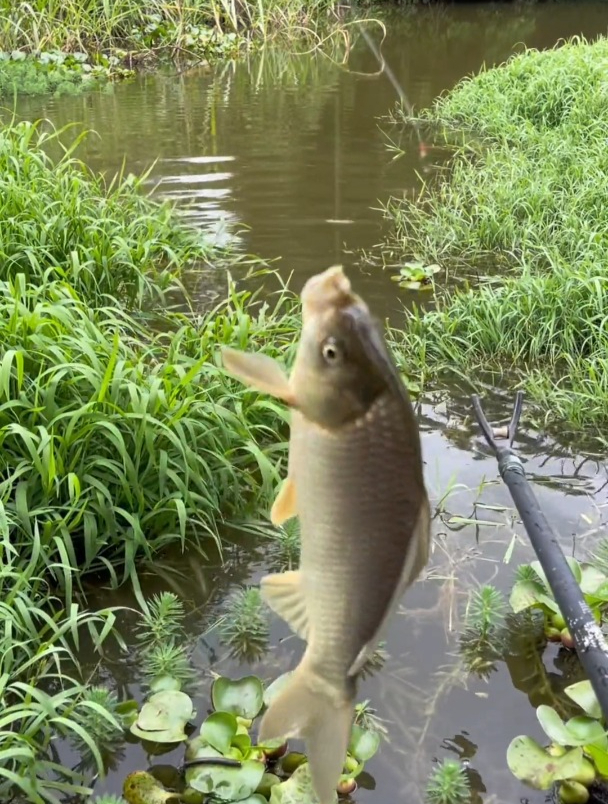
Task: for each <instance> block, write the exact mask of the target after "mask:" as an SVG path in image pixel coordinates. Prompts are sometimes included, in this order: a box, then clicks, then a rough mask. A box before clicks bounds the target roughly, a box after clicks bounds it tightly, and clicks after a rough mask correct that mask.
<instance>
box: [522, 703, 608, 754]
mask: <svg viewBox="0 0 608 804" xmlns="http://www.w3.org/2000/svg"><path fill="white" fill-rule="evenodd" d="M536 716H537V718H538V720H539V723H540V725H541V726H542V727H543V730H544V732H545V734H546V735H547V736H548V737H549V738H550V739H551V740H553V742H555V743H558V745H587V744H590V743H598V744H600V745H601V744H602V743H605V741H606V734H605V731H604V729H603V728H602V726H601V725H600V724H599V723H598V721H597V720H594V719H593V718H591V717H586V716H579V717H573V718H571V719H570V720H569V721H568V722H567V723H564V721H563V720H562V719H561V717H560V716H559V715H558V714H557V712H556V711H555V709H553V708H552V707H550V706H547V705H546V704H542V705H541V706H539V707H538V708H537V710H536Z"/></svg>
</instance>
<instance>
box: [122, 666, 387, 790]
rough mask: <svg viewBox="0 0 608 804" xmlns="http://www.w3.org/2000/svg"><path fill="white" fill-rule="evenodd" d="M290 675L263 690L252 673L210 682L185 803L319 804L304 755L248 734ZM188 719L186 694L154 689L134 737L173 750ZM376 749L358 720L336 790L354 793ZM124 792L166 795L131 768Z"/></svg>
mask: <svg viewBox="0 0 608 804" xmlns="http://www.w3.org/2000/svg"><path fill="white" fill-rule="evenodd" d="M289 676H290V674H285V675H284V676H280V677H279V678H277V679H275V680H274V682H273V683H272V684H271V685H269V686H268V687H266V688H264V685H263V684H262V682H261V681H260V679H258V678H257V677H256V676H245V677H243V678H240V679H229V678H225V677H223V676H220V677H218V678H216V679H215V681H214V682H213V686H212V689H211V700H212V705H213V711H212V712H211V714H209V715H208V716H207V717H206V718H205V719H204V720H203V722H202V723H201V725H200V728H199V733H198V735H196V736H195V735H193V734H192V733H191V734H190V735H189V739H188V741H187V743H186V748H185V762H184V766H183V767H184V771H185V773H184V776H185V782H186V790H185V795H186V798H187V800H190V796H191V795H194V794H195V792H198V793H202V794H203V795H205V796H212V797H213V798H214V799H215V800H219V801H247V802H248V803H249V804H264V802H266V801H267V800H268V799H270V802H274V804H280V802H287V801H289V802H291V801H295V800H296V798H294V796H296V795H297V801H298V802H301V804H316V801H317V799H316V796H315V794H314V791H313V789H312V784H311V780H310V772H309V769H308V766H307V758H306V756H305V755H304V754H295V753H287V744H286V743H283V742H282V741H281V740H273V741H272V743H270V742H269V743H265V744H264V745H261V744H256V743H255V742H254V741H253V740H252V737H251V735H250V731H251V729H252V728H253V724H254V721H255V719H256V718H257V717H259V716H260V715H261V714H263V712H264V711H265V709H266V707H267V706H268V704H269V701H270V700H271V698H272V696H273V695H274V694H276V692H277V691H278V690H280V688H281V687H282V685H283V684H284V683H285V682H286V681H288V679H289ZM359 708H360V707H359ZM193 717H194V712H193V706H192V701H191V699H190V698H189V697H188V696H187V695H185V694H184V693H177V692H174V691H164V692H157V693H154V694H153V695H152V696H151V697H150V698H149V699H148V700H147V701H146V702H145V703H144V705H143V706H142V708H141V710H140V711H139V713H138V716H137V720H136V721H135V722H134V724H133V725H132V726H131V732H132V734H134V735H135V736H137V737H140V738H141V739H144V740H147V741H148V742H154V743H157V744H165V743H169V742H170V743H172V745H166V746H164V745H163V746H160V745H159V750H163V749H164V748H166V750H171V749H172V748H173V747H174V743H176V742H182V741H184V740H186V739H187V736H188V735H187V734H186V731H185V729H186V727H187V726H188V725H189V722H190V721H191V719H192V718H193ZM168 738H170V739H168ZM379 746H380V735H379V733H378V732H377V731H376V730H375V729H374V728H373V727H372V726H368V727H364V726H363V725H361V724H360V723H357V722H355V723H354V724H353V728H352V734H351V739H350V743H349V747H348V752H347V757H346V761H345V765H344V769H343V774H342V778H341V781H340V785H346V786H347V787H348V789H350V790H352V789H354V787H355V786H356V783H355V778H356V777H357V776H358V775H359V774H360V773H361V772H362V771H363V769H364V767H365V763H366V761H367V760H369V759H371V758H372V757H373V756H374V755H375V754H376V752H377V751H378V748H379ZM157 753H158V751H157ZM123 794H124V796H125V798H126V799H127V801H129V802H133V804H136V803H137V804H140V802H141V801H142V796H144V800H146V801H148V800H150V801H153V802H155V803H156V802H158V804H161V802H164V801H165V800H166V799H167V797H169V796H170V795H171V791H166V790H164V788H162V786H161V785H160V784H159V783H158V781H156V780H155V779H154V778H153V777H152V776H151V775H150V774H148V773H145V772H143V771H136V772H134V773H131V774H129V776H128V777H127V778H126V779H125V783H124V787H123Z"/></svg>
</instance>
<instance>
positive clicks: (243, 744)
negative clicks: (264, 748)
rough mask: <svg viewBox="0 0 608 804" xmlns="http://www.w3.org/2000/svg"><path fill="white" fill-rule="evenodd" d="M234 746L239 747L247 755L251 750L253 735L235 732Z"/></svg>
mask: <svg viewBox="0 0 608 804" xmlns="http://www.w3.org/2000/svg"><path fill="white" fill-rule="evenodd" d="M232 746H233V747H234V748H238V750H239V751H240V752H241V754H242V755H243V756H244V757H246V756H247V754H248V753H249V751H251V737H250V736H249V735H248V734H235V735H234V737H233V738H232Z"/></svg>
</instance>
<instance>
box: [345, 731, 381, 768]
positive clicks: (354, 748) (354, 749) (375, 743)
mask: <svg viewBox="0 0 608 804" xmlns="http://www.w3.org/2000/svg"><path fill="white" fill-rule="evenodd" d="M378 748H380V735H379V734H378V733H377V732H375V731H370V730H369V729H362V728H361V726H357V725H356V724H355V725H354V726H353V728H352V732H351V736H350V743H349V745H348V752H349V753H350V754H352V755H353V756H354V757H355V758H356V759H357V760H359V762H366V761H367V760H368V759H371V758H372V757H373V756H374V754H375V753H376V751H377V750H378Z"/></svg>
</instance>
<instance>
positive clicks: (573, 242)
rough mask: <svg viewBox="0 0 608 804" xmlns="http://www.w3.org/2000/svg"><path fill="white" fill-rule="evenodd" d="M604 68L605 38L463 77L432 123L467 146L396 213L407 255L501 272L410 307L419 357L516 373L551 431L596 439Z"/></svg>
mask: <svg viewBox="0 0 608 804" xmlns="http://www.w3.org/2000/svg"><path fill="white" fill-rule="evenodd" d="M607 66H608V40H606V39H605V38H601V39H599V40H598V41H597V42H594V43H593V44H590V43H588V42H586V41H584V40H579V39H575V40H572V41H570V42H568V43H566V44H564V45H563V46H561V47H559V48H556V49H554V50H551V51H546V52H538V51H534V50H529V51H526V52H524V53H523V54H520V55H518V56H515V57H513V58H512V59H510V60H509V62H507V63H506V64H505V65H503V66H501V67H498V68H495V69H491V70H487V71H484V72H482V73H481V74H479V75H478V76H475V77H472V78H467V79H465V80H464V81H462V82H461V83H460V84H459V85H458V86H457V87H456V88H455V89H454V90H453V91H452V92H450V93H448V94H447V95H445V96H443V97H442V98H440V99H439V100H438V101H437V102H436V104H435V105H434V106H433V108H432V109H429V110H426V111H425V112H424V114H423V117H424V118H425V119H426V120H427V121H430V122H432V123H433V124H435V125H437V126H439V127H443V128H444V129H445V130H446V131H447V132H448V134H447V136H448V138H450V137H451V138H453V137H454V135H455V132H460V134H462V133H463V132H464V133H465V136H466V137H467V140H468V141H467V145H465V146H463V147H461V148H459V149H458V150H457V152H456V155H455V156H454V158H453V160H452V164H451V167H450V170H449V172H448V173H446V175H445V176H444V177H443V179H441V180H440V181H439V183H438V184H434V185H429V186H427V187H426V188H425V189H424V192H423V196H422V198H421V199H420V200H419V201H417V202H412V201H410V200H408V199H403V200H398V201H397V200H393V201H392V202H391V203H390V204H389V206H388V208H387V214H388V215H389V216H390V217H391V218H392V219H393V221H394V223H395V238H396V240H397V245H398V248H399V249H400V250H401V251H402V252H405V253H407V254H411V253H412V252H416V253H417V254H418V255H420V254H421V253H422V255H423V259H424V260H426V261H432V262H440V263H442V264H444V265H448V266H452V267H454V266H458V267H461V268H462V266H466V268H475V269H477V270H478V271H481V272H483V273H486V274H487V273H492V272H495V268H496V266H500V267H502V268H504V269H506V271H505V274H504V276H503V277H502V278H497V277H496V276H494V277H489V278H486V279H483V280H481V282H480V283H479V284H477V286H476V287H474V288H473V289H470V288H467V287H465V288H462V287H457V288H456V289H455V290H454V289H452V290H451V291H448V292H445V293H443V294H441V296H440V298H439V300H438V306H437V309H436V310H434V311H431V312H428V313H426V314H424V315H423V314H421V313H420V311H418V310H414V313H413V315H412V317H411V319H410V322H409V324H408V329H410V332H408V334H407V335H406V337H405V344H404V347H405V348H406V349H407V353H408V355H409V356H410V359H411V360H412V361H413V362H414V363H421V362H423V361H425V362H426V363H427V365H428V367H429V370H430V371H431V372H435V371H439V370H441V369H443V368H446V367H449V368H453V369H457V370H459V371H461V372H467V373H471V372H473V371H474V370H476V369H480V368H484V369H487V368H490V369H498V370H502V369H508V370H509V371H513V372H514V374H515V377H516V378H519V380H520V382H521V384H522V385H524V386H525V387H526V388H527V390H528V392H529V393H530V395H531V396H532V397H533V398H534V399H535V400H536V401H537V402H538V404H539V406H540V407H541V409H542V410H543V412H544V414H545V416H546V419H547V420H560V421H563V420H567V421H569V422H571V423H572V424H574V425H575V426H581V425H585V426H587V425H591V426H594V427H596V428H599V427H601V426H602V425H603V424H604V423H605V422H606V419H607V416H608V414H607V413H606V411H608V405H607V404H606V403H607V401H608V384H607V382H606V379H605V377H606V375H605V372H604V369H605V361H606V358H605V355H606V347H607V346H608V340H607V335H606V328H605V323H604V321H605V317H606V309H605V308H606V301H605V299H606V278H605V265H606V264H607V261H608V207H606V204H605V202H604V197H603V196H604V193H603V187H604V186H605V183H606V181H607V180H608V155H607V151H606V147H605V132H606V130H607V127H608V105H607V104H606V97H608V78H607V75H608V73H607V72H606V67H607ZM473 137H475V138H476V139H475V140H473V139H472V138H473Z"/></svg>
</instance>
